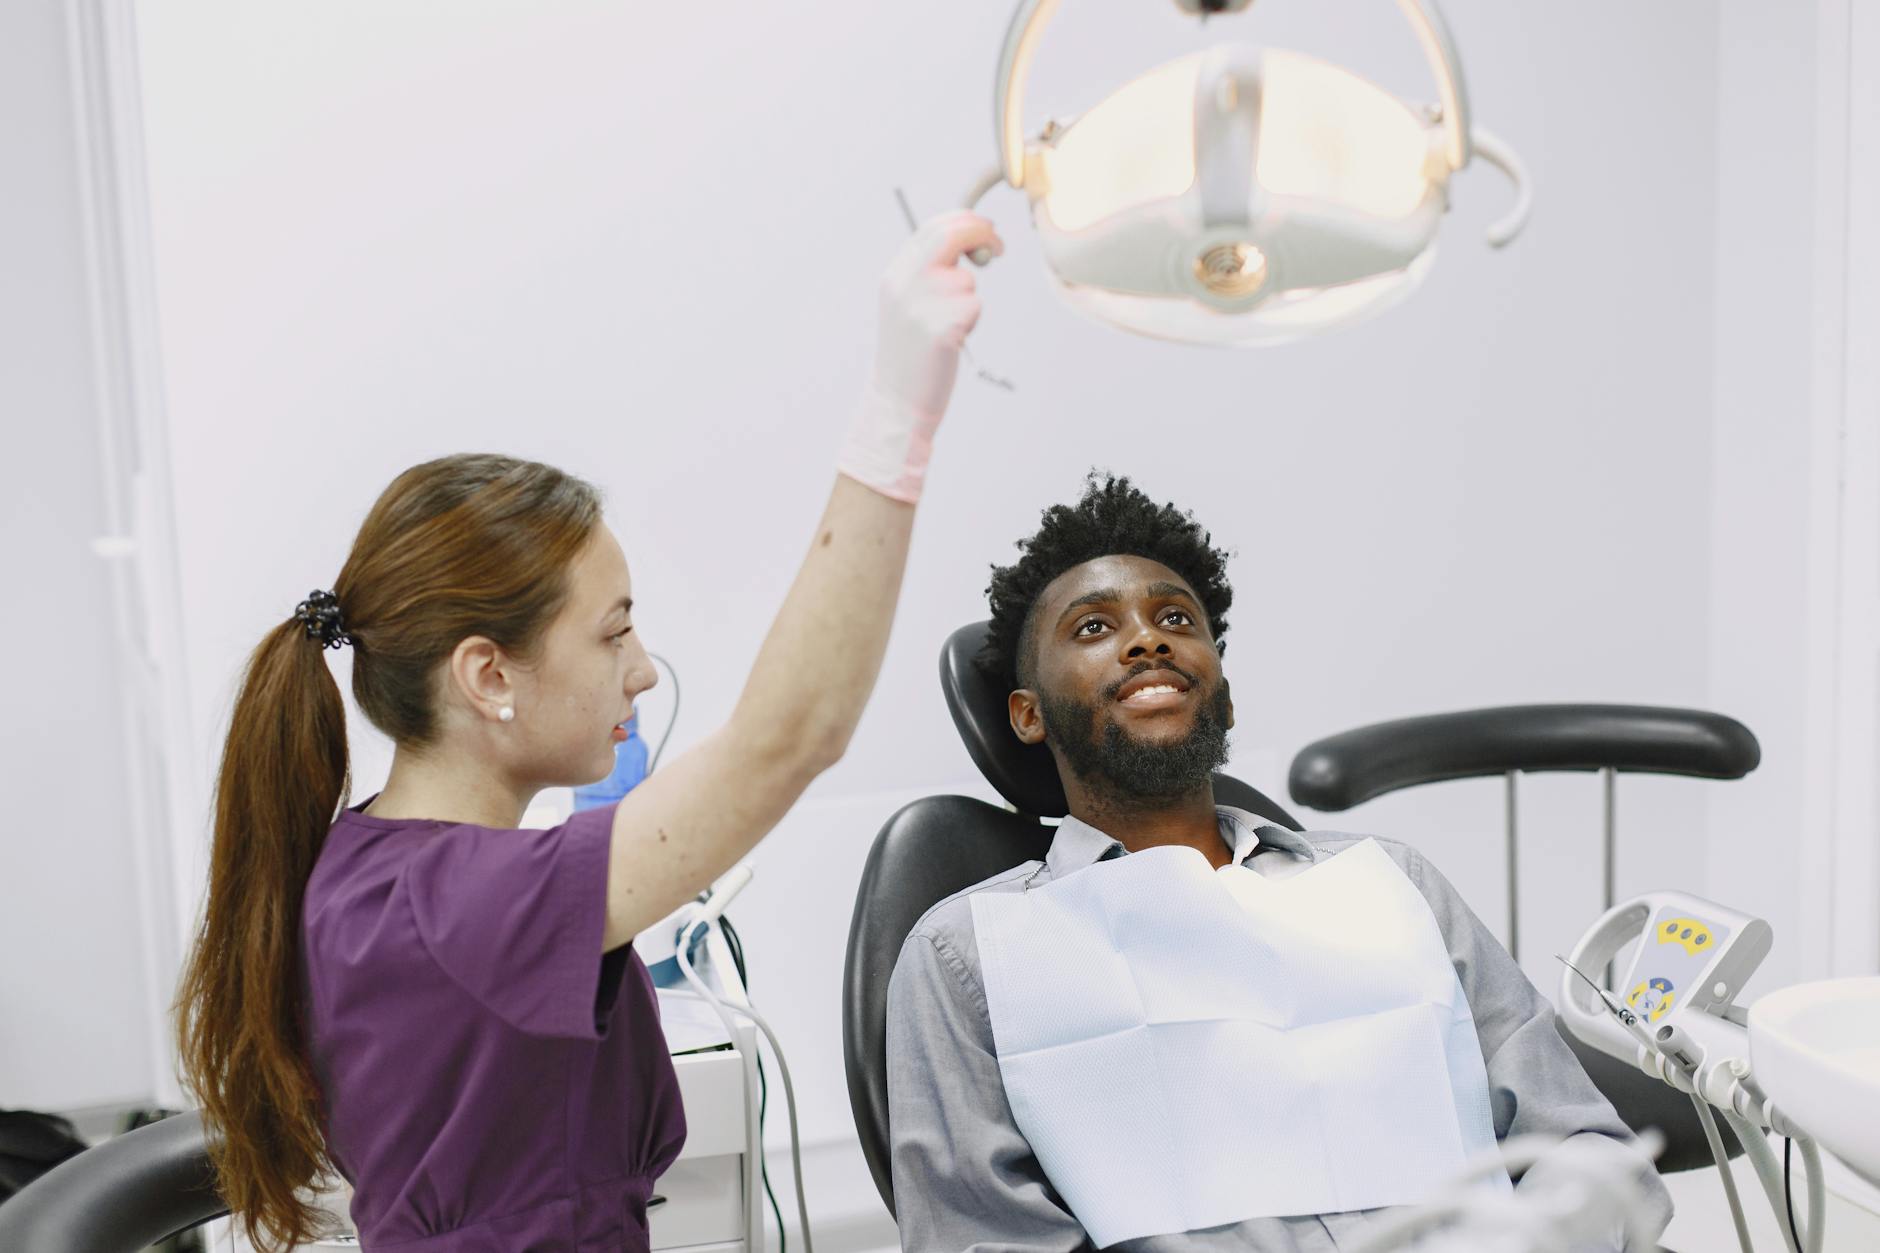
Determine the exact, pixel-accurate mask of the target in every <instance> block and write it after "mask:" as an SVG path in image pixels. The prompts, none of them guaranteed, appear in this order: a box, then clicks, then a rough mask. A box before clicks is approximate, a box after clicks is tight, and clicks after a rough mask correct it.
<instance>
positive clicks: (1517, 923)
mask: <svg viewBox="0 0 1880 1253" xmlns="http://www.w3.org/2000/svg"><path fill="white" fill-rule="evenodd" d="M1516 777H1517V772H1515V771H1513V770H1510V771H1509V772H1508V955H1509V956H1510V957H1512V958H1514V959H1515V961H1517V962H1518V961H1520V960H1521V874H1520V868H1519V862H1518V861H1517V859H1516V856H1515V803H1514V800H1515V798H1514V791H1515V778H1516Z"/></svg>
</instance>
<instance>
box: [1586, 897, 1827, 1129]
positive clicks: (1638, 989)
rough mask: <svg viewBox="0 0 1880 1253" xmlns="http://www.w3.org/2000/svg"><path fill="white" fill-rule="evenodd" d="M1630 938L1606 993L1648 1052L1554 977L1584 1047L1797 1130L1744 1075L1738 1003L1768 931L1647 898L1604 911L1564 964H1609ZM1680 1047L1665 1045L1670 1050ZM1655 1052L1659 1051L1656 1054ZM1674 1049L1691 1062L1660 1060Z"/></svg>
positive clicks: (1717, 911)
mask: <svg viewBox="0 0 1880 1253" xmlns="http://www.w3.org/2000/svg"><path fill="white" fill-rule="evenodd" d="M1633 940H1637V941H1638V948H1637V951H1635V952H1634V953H1633V955H1632V961H1631V963H1630V965H1629V966H1628V968H1627V971H1626V975H1625V978H1623V979H1621V980H1620V981H1619V985H1618V986H1617V987H1616V988H1609V989H1607V990H1608V991H1609V992H1611V993H1612V994H1613V995H1614V996H1615V998H1616V999H1617V1001H1618V1002H1619V1003H1620V1004H1621V1005H1624V1006H1626V1007H1627V1008H1628V1009H1629V1010H1630V1011H1631V1012H1632V1013H1634V1014H1636V1015H1637V1017H1638V1022H1639V1026H1640V1027H1642V1028H1643V1029H1644V1030H1645V1031H1646V1032H1647V1033H1648V1034H1650V1035H1651V1036H1652V1038H1653V1039H1654V1040H1656V1041H1657V1044H1658V1047H1657V1048H1656V1049H1647V1048H1646V1047H1645V1046H1644V1045H1643V1044H1640V1043H1639V1042H1638V1040H1637V1039H1636V1038H1634V1037H1633V1035H1632V1034H1631V1033H1630V1032H1628V1031H1627V1030H1626V1028H1625V1027H1624V1026H1623V1025H1622V1024H1620V1023H1619V1022H1617V1021H1615V1020H1614V1018H1613V1014H1612V1011H1611V1010H1609V1009H1608V1008H1607V1007H1606V1006H1605V1005H1603V1004H1601V1003H1600V1001H1599V1000H1598V998H1597V997H1595V996H1594V994H1593V993H1592V991H1591V989H1589V988H1588V987H1587V985H1586V983H1585V982H1583V981H1582V979H1581V976H1580V975H1579V974H1576V973H1575V972H1574V970H1572V969H1568V968H1564V967H1563V968H1562V970H1561V972H1560V997H1559V1003H1560V1015H1561V1018H1562V1019H1563V1020H1564V1021H1565V1023H1566V1025H1567V1028H1568V1029H1569V1030H1570V1031H1572V1032H1573V1034H1574V1035H1575V1036H1577V1037H1578V1038H1579V1039H1580V1040H1581V1041H1583V1042H1584V1043H1586V1044H1588V1045H1591V1046H1592V1047H1594V1048H1596V1049H1598V1050H1600V1051H1601V1052H1603V1053H1605V1054H1607V1055H1608V1056H1611V1057H1615V1058H1617V1059H1619V1060H1620V1061H1622V1062H1627V1063H1629V1064H1631V1065H1634V1066H1637V1067H1638V1068H1639V1069H1641V1070H1643V1071H1644V1072H1645V1073H1646V1074H1648V1075H1650V1076H1652V1077H1654V1078H1657V1079H1661V1080H1663V1081H1664V1082H1665V1083H1668V1084H1670V1085H1671V1086H1672V1087H1674V1088H1676V1089H1678V1090H1679V1091H1680V1092H1689V1093H1694V1094H1696V1095H1698V1096H1700V1097H1701V1098H1702V1099H1704V1100H1706V1101H1708V1102H1709V1103H1710V1104H1712V1105H1716V1106H1718V1107H1719V1108H1722V1109H1725V1110H1730V1111H1733V1112H1735V1113H1737V1114H1740V1115H1742V1116H1743V1117H1746V1118H1748V1119H1750V1120H1751V1121H1752V1122H1755V1123H1757V1124H1758V1125H1760V1126H1764V1127H1770V1128H1772V1129H1774V1130H1775V1131H1777V1132H1779V1133H1780V1134H1782V1135H1800V1134H1801V1132H1800V1131H1799V1129H1797V1128H1796V1127H1795V1126H1794V1125H1793V1124H1791V1123H1790V1122H1789V1120H1788V1119H1787V1118H1785V1117H1783V1116H1782V1114H1781V1112H1780V1111H1779V1110H1776V1109H1774V1108H1773V1107H1772V1106H1770V1104H1769V1102H1768V1099H1767V1098H1766V1097H1764V1096H1763V1095H1762V1093H1761V1092H1760V1090H1758V1089H1757V1088H1756V1087H1755V1086H1754V1083H1753V1081H1752V1079H1751V1077H1750V1073H1749V1033H1748V1023H1749V1015H1748V1012H1747V1011H1746V1010H1744V1009H1743V1008H1742V1007H1740V1006H1738V1005H1737V1004H1736V997H1737V995H1738V993H1740V992H1741V991H1742V988H1743V985H1744V984H1745V983H1747V982H1748V981H1749V977H1750V976H1751V975H1752V974H1754V973H1755V971H1756V968H1757V967H1758V966H1760V965H1761V964H1762V962H1763V959H1764V958H1765V957H1767V956H1768V955H1769V949H1770V946H1771V945H1772V944H1773V943H1774V933H1773V932H1772V931H1771V930H1770V928H1769V924H1768V923H1767V922H1765V921H1763V920H1762V919H1760V918H1756V917H1753V916H1751V915H1749V914H1745V913H1742V912H1741V911H1739V910H1734V909H1731V908H1729V907H1728V906H1726V905H1719V904H1717V903H1716V902H1714V901H1707V900H1704V899H1703V898H1701V897H1697V896H1692V895H1690V894H1688V893H1685V892H1670V891H1667V892H1648V893H1646V894H1645V895H1643V896H1637V897H1634V898H1633V899H1631V900H1629V901H1625V902H1623V903H1621V904H1619V905H1615V906H1614V907H1613V908H1611V909H1609V910H1607V911H1606V912H1605V913H1604V914H1603V915H1601V916H1600V918H1599V920H1598V921H1597V922H1595V923H1594V924H1593V925H1592V927H1591V928H1589V929H1588V931H1587V932H1586V934H1585V935H1584V936H1582V937H1581V939H1580V942H1579V943H1578V944H1577V945H1575V946H1574V949H1573V953H1572V956H1571V957H1570V958H1568V962H1569V964H1570V966H1572V967H1577V968H1578V970H1580V971H1593V970H1597V969H1599V968H1600V967H1602V966H1605V965H1606V964H1607V963H1609V962H1611V961H1612V960H1613V959H1614V958H1615V957H1616V956H1617V955H1618V953H1619V951H1620V950H1621V949H1622V948H1624V947H1625V946H1626V945H1627V944H1628V943H1630V942H1631V941H1633ZM1674 1043H1675V1044H1676V1045H1679V1046H1681V1050H1680V1048H1675V1047H1671V1046H1672V1045H1673V1044H1674ZM1659 1050H1663V1051H1659ZM1680 1051H1683V1052H1685V1053H1687V1054H1688V1055H1690V1057H1691V1062H1692V1064H1691V1065H1690V1066H1688V1067H1680V1066H1679V1065H1677V1064H1676V1063H1675V1062H1673V1061H1669V1060H1668V1059H1667V1056H1666V1054H1667V1053H1669V1054H1671V1055H1673V1056H1676V1055H1677V1054H1678V1053H1679V1052H1680Z"/></svg>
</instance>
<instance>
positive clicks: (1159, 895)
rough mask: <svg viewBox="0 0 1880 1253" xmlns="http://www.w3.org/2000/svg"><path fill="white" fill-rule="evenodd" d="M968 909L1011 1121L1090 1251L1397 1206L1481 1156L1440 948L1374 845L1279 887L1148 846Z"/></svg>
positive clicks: (1461, 1006)
mask: <svg viewBox="0 0 1880 1253" xmlns="http://www.w3.org/2000/svg"><path fill="white" fill-rule="evenodd" d="M970 900H971V904H972V911H973V925H974V928H975V930H976V933H977V937H978V944H979V956H980V962H981V966H982V968H983V970H984V974H985V985H986V1002H987V1008H988V1011H989V1013H990V1016H991V1019H992V1034H993V1040H994V1044H995V1048H996V1050H997V1052H998V1058H999V1071H1000V1074H1001V1075H1002V1076H1003V1077H1004V1080H1005V1091H1006V1097H1007V1099H1008V1100H1009V1102H1010V1104H1011V1107H1012V1115H1013V1119H1014V1121H1015V1122H1016V1123H1017V1125H1018V1128H1019V1130H1020V1131H1022V1132H1023V1133H1024V1134H1025V1138H1026V1139H1027V1140H1028V1141H1029V1142H1030V1143H1031V1147H1032V1150H1033V1151H1034V1152H1035V1153H1036V1154H1037V1155H1038V1160H1039V1162H1040V1164H1042V1165H1043V1167H1044V1169H1045V1173H1046V1174H1048V1175H1049V1176H1050V1178H1051V1183H1052V1185H1053V1186H1054V1187H1056V1188H1057V1190H1058V1192H1059V1194H1060V1195H1061V1196H1062V1197H1063V1198H1064V1201H1065V1203H1066V1204H1068V1205H1069V1206H1070V1208H1071V1212H1072V1213H1074V1214H1075V1215H1076V1216H1077V1219H1078V1221H1079V1222H1081V1223H1082V1224H1083V1225H1084V1228H1085V1230H1086V1231H1088V1232H1089V1233H1090V1236H1091V1239H1092V1240H1093V1241H1095V1243H1096V1244H1097V1245H1098V1247H1105V1246H1108V1245H1112V1244H1115V1243H1117V1242H1119V1241H1122V1240H1129V1239H1134V1238H1137V1237H1140V1236H1152V1235H1167V1234H1171V1233H1175V1232H1183V1231H1195V1230H1199V1229H1202V1228H1207V1227H1218V1226H1223V1225H1226V1224H1230V1223H1237V1222H1243V1221H1245V1220H1247V1219H1250V1218H1268V1217H1278V1216H1282V1215H1293V1214H1328V1213H1339V1212H1343V1211H1348V1210H1359V1209H1371V1208H1374V1207H1378V1206H1387V1205H1414V1204H1417V1203H1419V1202H1423V1201H1427V1200H1429V1199H1431V1197H1432V1196H1433V1195H1434V1194H1435V1192H1436V1191H1437V1190H1438V1188H1439V1187H1441V1186H1442V1185H1444V1184H1445V1183H1447V1182H1448V1181H1449V1180H1450V1179H1451V1177H1452V1176H1454V1175H1455V1173H1456V1172H1457V1171H1458V1170H1460V1169H1461V1167H1462V1166H1463V1164H1464V1162H1465V1161H1466V1160H1467V1159H1468V1158H1470V1157H1472V1156H1474V1155H1475V1154H1476V1153H1478V1152H1480V1151H1482V1150H1485V1149H1489V1148H1493V1147H1494V1144H1495V1130H1494V1123H1493V1118H1492V1115H1491V1112H1490V1109H1489V1095H1488V1075H1487V1071H1486V1068H1485V1067H1484V1065H1483V1063H1482V1052H1481V1046H1480V1044H1479V1043H1478V1041H1477V1040H1476V1035H1475V1020H1474V1018H1473V1016H1472V1015H1471V1014H1470V1012H1469V1004H1468V1000H1467V998H1466V997H1464V995H1463V992H1462V985H1461V982H1460V981H1459V980H1458V979H1457V977H1456V972H1455V969H1454V967H1453V966H1452V965H1451V964H1450V957H1449V952H1448V949H1447V948H1446V947H1445V946H1444V944H1443V938H1442V933H1441V931H1440V930H1439V929H1438V927H1437V925H1436V919H1435V916H1434V915H1433V914H1431V913H1430V910H1429V906H1428V904H1427V903H1426V902H1425V901H1424V899H1423V896H1422V894H1421V893H1420V892H1418V891H1417V889H1416V886H1415V885H1414V884H1412V883H1411V882H1410V880H1409V879H1408V878H1407V877H1406V876H1405V875H1404V873H1403V871H1402V870H1400V869H1399V868H1398V867H1397V864H1396V863H1395V862H1393V861H1392V860H1391V858H1390V855H1389V854H1388V853H1386V852H1385V851H1384V850H1383V849H1382V848H1381V847H1380V846H1379V845H1378V844H1377V842H1376V841H1374V840H1365V841H1363V842H1362V843H1359V844H1356V845H1353V846H1352V847H1350V848H1348V849H1346V850H1344V851H1343V852H1341V853H1339V854H1337V855H1336V856H1333V857H1331V858H1329V859H1327V860H1324V861H1321V862H1319V863H1317V864H1315V865H1313V866H1311V867H1309V868H1308V869H1307V870H1305V871H1303V872H1302V873H1299V874H1296V875H1293V876H1291V877H1288V878H1284V879H1268V878H1266V877H1264V876H1262V875H1260V874H1258V873H1256V872H1254V871H1252V870H1249V869H1247V868H1246V867H1244V866H1240V865H1230V866H1226V867H1223V868H1222V869H1221V870H1218V871H1216V870H1214V869H1212V868H1211V867H1210V866H1209V864H1208V862H1207V859H1206V858H1204V857H1202V856H1201V855H1200V854H1199V853H1197V852H1196V851H1195V850H1193V849H1188V848H1153V849H1146V850H1144V851H1142V852H1139V853H1132V854H1130V855H1129V856H1126V857H1118V858H1115V859H1113V860H1110V861H1106V862H1099V863H1097V864H1096V865H1093V866H1090V867H1087V868H1085V869H1082V870H1079V871H1077V872H1075V873H1073V874H1069V875H1066V876H1065V877H1063V878H1061V879H1058V880H1055V881H1053V882H1051V883H1048V884H1045V885H1043V886H1041V887H1038V888H1035V889H1032V890H1030V891H1025V892H1015V893H980V894H977V895H974V896H973V897H971V898H970ZM1493 1186H1498V1187H1499V1188H1500V1189H1503V1190H1505V1189H1507V1188H1509V1187H1510V1186H1511V1185H1509V1183H1508V1180H1507V1177H1506V1176H1505V1175H1501V1176H1498V1178H1497V1179H1496V1181H1495V1184H1494V1185H1493Z"/></svg>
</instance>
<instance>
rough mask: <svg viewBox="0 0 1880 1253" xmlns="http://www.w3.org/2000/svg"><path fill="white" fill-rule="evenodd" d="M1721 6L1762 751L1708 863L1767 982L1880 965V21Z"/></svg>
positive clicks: (1731, 613)
mask: <svg viewBox="0 0 1880 1253" xmlns="http://www.w3.org/2000/svg"><path fill="white" fill-rule="evenodd" d="M1719 12H1720V28H1719V29H1720V32H1721V34H1720V46H1719V83H1720V90H1719V93H1718V119H1717V125H1718V150H1717V151H1718V168H1717V180H1718V181H1717V196H1716V223H1717V231H1716V249H1717V266H1716V269H1717V275H1718V279H1717V300H1716V303H1715V332H1714V333H1715V337H1716V360H1717V397H1716V421H1715V433H1714V442H1713V450H1712V455H1713V458H1714V460H1713V469H1712V473H1713V479H1714V484H1715V487H1714V492H1713V496H1712V502H1711V503H1712V513H1711V537H1712V538H1711V549H1710V557H1711V586H1710V596H1711V602H1710V614H1709V618H1710V676H1709V681H1708V682H1709V687H1710V690H1711V692H1712V694H1713V699H1714V700H1716V701H1717V702H1719V703H1720V704H1722V705H1725V706H1727V707H1730V708H1733V709H1736V710H1740V711H1741V716H1743V717H1744V718H1746V719H1747V720H1748V721H1749V722H1750V724H1751V725H1752V726H1753V727H1755V728H1756V729H1757V731H1758V732H1759V733H1760V734H1761V735H1762V737H1763V747H1764V760H1763V766H1762V768H1761V769H1760V770H1759V771H1757V773H1756V774H1755V775H1754V776H1752V777H1751V778H1750V779H1749V780H1747V781H1745V782H1744V783H1743V784H1742V785H1740V786H1739V787H1737V788H1735V789H1732V791H1731V793H1730V795H1729V796H1727V797H1723V796H1719V797H1716V798H1714V799H1713V801H1712V804H1711V809H1710V813H1709V818H1708V825H1709V828H1710V831H1711V844H1710V849H1709V862H1708V866H1707V878H1708V881H1709V884H1710V891H1711V894H1712V895H1713V896H1716V897H1717V898H1718V899H1722V900H1739V901H1749V902H1754V905H1753V907H1754V908H1756V909H1757V910H1758V911H1759V912H1762V913H1763V914H1764V915H1765V916H1767V917H1768V919H1769V920H1770V922H1771V923H1772V925H1773V926H1774V928H1775V933H1776V937H1777V941H1776V947H1775V950H1774V951H1773V952H1772V953H1771V955H1770V958H1769V960H1768V962H1767V963H1766V964H1765V966H1764V968H1763V972H1762V974H1761V975H1760V976H1759V977H1758V979H1757V980H1756V982H1755V984H1754V985H1753V990H1755V989H1761V988H1768V987H1778V986H1781V985H1782V984H1785V983H1790V982H1793V981H1795V980H1797V979H1801V978H1820V977H1823V976H1826V975H1829V974H1854V973H1871V972H1872V971H1874V970H1876V969H1880V870H1877V869H1876V862H1875V849H1876V847H1877V846H1880V840H1877V839H1876V835H1875V830H1874V822H1875V816H1876V811H1875V804H1874V793H1873V789H1874V778H1875V773H1874V769H1873V766H1874V761H1875V756H1874V754H1875V750H1876V747H1877V746H1876V743H1875V739H1874V716H1873V715H1874V710H1873V705H1874V701H1875V695H1876V694H1875V689H1874V686H1873V674H1874V671H1873V654H1874V650H1875V648H1876V647H1877V646H1880V638H1877V636H1876V629H1877V628H1876V623H1880V618H1876V616H1875V614H1874V605H1875V590H1876V583H1877V582H1880V579H1877V578H1876V573H1875V568H1874V567H1875V564H1876V553H1880V549H1877V548H1876V537H1875V535H1874V530H1875V520H1874V516H1873V514H1872V512H1871V511H1872V508H1873V501H1874V497H1875V493H1876V481H1877V480H1880V475H1877V473H1876V466H1875V465H1874V464H1873V462H1874V459H1875V458H1876V456H1877V455H1880V454H1876V452H1875V450H1874V445H1873V442H1872V441H1873V438H1874V432H1875V431H1876V429H1880V413H1876V410H1877V409H1880V399H1876V392H1875V390H1874V385H1873V382H1872V380H1873V378H1874V376H1875V369H1876V367H1875V364H1874V358H1873V349H1872V338H1871V337H1872V335H1873V333H1874V330H1875V328H1876V326H1880V320H1876V319H1875V318H1874V316H1873V313H1872V309H1873V303H1872V302H1873V296H1872V293H1873V292H1874V291H1875V290H1876V286H1877V285H1880V265H1877V264H1876V258H1875V252H1876V246H1877V245H1876V242H1875V241H1876V230H1877V229H1880V228H1876V226H1875V223H1874V208H1873V206H1874V204H1875V200H1874V196H1875V187H1876V183H1877V181H1880V150H1877V147H1880V137H1877V127H1876V123H1875V121H1874V117H1875V113H1874V97H1873V94H1872V88H1871V85H1870V84H1871V82H1872V79H1873V77H1874V69H1875V67H1876V66H1880V36H1876V34H1875V30H1874V21H1873V14H1872V13H1871V11H1870V9H1869V6H1864V5H1861V4H1859V3H1858V2H1856V3H1852V4H1849V3H1845V2H1844V0H1822V2H1821V3H1818V4H1802V5H1785V6H1768V5H1759V4H1750V3H1732V4H1725V5H1723V6H1722V7H1721V9H1720V11H1719ZM1855 194H1858V195H1859V196H1861V197H1862V200H1861V204H1862V206H1863V208H1864V212H1851V211H1850V207H1851V204H1852V201H1851V200H1850V196H1851V195H1855Z"/></svg>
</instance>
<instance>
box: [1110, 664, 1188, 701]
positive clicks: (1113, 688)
mask: <svg viewBox="0 0 1880 1253" xmlns="http://www.w3.org/2000/svg"><path fill="white" fill-rule="evenodd" d="M1151 670H1167V671H1169V672H1171V673H1173V674H1179V675H1181V676H1182V678H1184V679H1186V680H1187V681H1188V690H1189V691H1191V692H1192V691H1194V690H1195V689H1197V688H1199V687H1200V686H1201V680H1199V679H1197V678H1195V676H1194V675H1192V674H1189V673H1188V672H1187V671H1186V670H1184V669H1182V668H1181V667H1180V666H1178V665H1176V664H1175V663H1174V662H1172V661H1161V662H1154V661H1139V662H1137V663H1136V664H1135V665H1133V666H1131V667H1130V669H1129V673H1128V674H1126V675H1124V676H1123V677H1122V678H1120V679H1118V680H1117V681H1116V682H1114V683H1112V684H1110V685H1109V686H1108V687H1106V688H1104V689H1103V694H1104V696H1106V697H1108V698H1109V699H1111V700H1115V699H1116V694H1117V693H1118V692H1120V691H1122V690H1123V684H1125V683H1127V682H1129V681H1130V680H1131V679H1133V678H1135V677H1136V676H1137V675H1139V674H1147V673H1148V672H1149V671H1151Z"/></svg>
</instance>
